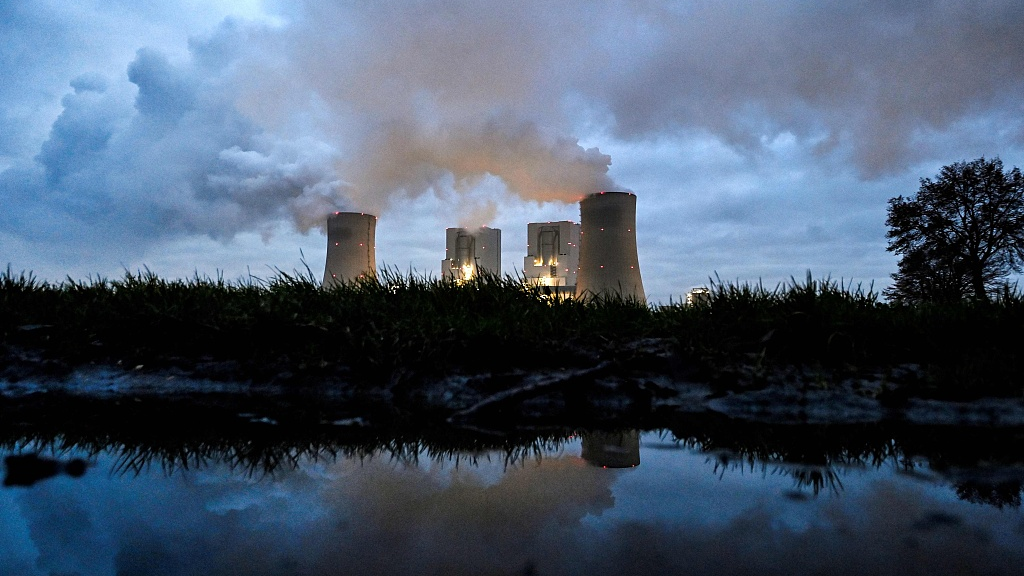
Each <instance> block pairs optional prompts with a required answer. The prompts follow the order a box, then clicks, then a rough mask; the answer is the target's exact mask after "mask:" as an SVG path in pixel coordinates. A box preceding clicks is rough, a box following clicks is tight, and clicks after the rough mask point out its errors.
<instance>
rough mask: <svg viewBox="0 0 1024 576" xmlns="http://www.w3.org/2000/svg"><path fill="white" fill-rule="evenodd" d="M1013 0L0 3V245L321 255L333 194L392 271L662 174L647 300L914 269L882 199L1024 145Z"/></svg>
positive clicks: (112, 271)
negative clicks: (456, 243)
mask: <svg viewBox="0 0 1024 576" xmlns="http://www.w3.org/2000/svg"><path fill="white" fill-rule="evenodd" d="M1019 8H1020V6H1019V2H1016V1H1014V0H986V1H972V2H966V1H964V2H958V1H951V0H946V1H939V0H936V1H918V2H913V1H911V2H902V1H901V2H894V1H891V0H871V1H867V2H858V3H850V2H844V1H841V0H824V1H821V2H815V3H807V2H797V1H767V0H766V1H744V2H730V1H722V2H717V1H716V2H712V1H706V0H693V1H684V0H679V1H673V2H661V1H654V0H652V1H643V0H636V1H633V2H604V1H589V0H567V1H564V2H558V3H552V2H542V1H539V0H538V1H531V0H526V1H523V2H515V3H498V2H479V1H465V0H419V1H416V0H412V1H408V2H402V3H381V2H355V1H353V2H326V1H316V2H314V1H310V0H301V1H292V2H276V1H268V2H261V1H259V0H236V1H229V0H216V1H209V0H204V1H200V0H180V1H177V2H170V1H168V2H127V1H124V0H102V1H101V0H83V1H81V2H74V3H68V2H58V1H56V0H7V1H5V2H2V3H0V70H3V77H4V78H3V81H2V82H0V202H2V205H3V208H2V209H0V266H10V268H11V269H12V271H14V272H15V273H17V272H21V271H26V272H32V273H33V274H34V275H35V276H36V277H38V278H40V279H43V280H48V281H54V282H58V281H62V280H64V279H65V278H69V277H70V278H72V279H75V280H82V279H86V278H116V277H120V276H122V275H123V274H124V273H125V272H126V271H128V272H136V271H139V270H144V269H149V270H151V271H153V272H155V273H156V274H158V275H160V276H162V277H166V278H179V277H183V278H187V277H193V276H195V275H197V274H198V275H200V276H211V277H213V276H218V275H220V276H223V277H224V278H226V279H228V280H233V279H239V278H244V277H247V276H249V275H253V276H256V277H260V278H265V277H268V276H271V275H273V274H274V273H275V271H277V270H280V271H284V272H288V273H291V272H295V271H300V272H303V271H305V269H306V267H307V266H308V268H309V270H310V272H311V273H312V274H313V275H314V276H315V277H317V278H319V277H320V276H321V275H322V273H323V268H324V261H325V256H326V249H327V247H326V236H325V233H324V224H325V218H326V215H327V214H329V213H331V212H334V211H358V212H368V213H372V214H375V215H377V216H378V224H377V236H376V238H377V251H376V255H377V260H378V267H386V268H389V269H393V270H396V271H399V272H402V273H407V272H410V271H411V272H414V273H416V274H418V275H427V276H435V277H436V276H438V275H439V274H440V263H441V259H442V258H443V257H444V240H445V235H444V229H445V228H447V227H452V226H478V225H488V226H491V227H495V228H500V229H501V230H502V268H503V272H504V273H508V274H515V272H516V270H521V268H522V264H523V258H524V257H525V255H526V228H527V226H526V225H527V223H529V222H535V221H552V220H575V221H578V220H579V206H578V203H577V202H578V200H579V198H581V197H582V196H584V195H586V194H588V193H592V192H597V191H601V190H628V191H632V192H634V193H635V194H636V195H637V227H636V230H637V243H638V252H639V258H640V268H641V273H642V275H643V280H644V286H645V289H646V292H647V295H648V299H649V300H650V301H653V302H663V303H665V302H668V301H670V300H678V299H679V298H680V297H682V296H683V295H684V294H685V293H686V292H687V291H688V290H689V289H690V288H692V287H695V286H699V285H706V284H707V283H708V281H709V279H712V278H718V279H720V280H721V281H723V282H737V283H757V282H762V283H764V284H765V285H766V286H768V287H773V286H775V285H776V284H778V283H779V282H786V281H789V280H790V279H791V278H796V279H797V280H800V279H802V278H804V277H805V276H806V274H807V273H808V271H809V272H810V273H811V274H812V275H813V276H814V277H816V278H826V277H830V278H833V279H836V280H842V281H844V282H853V283H854V284H861V285H863V286H864V287H868V286H871V285H873V286H874V288H875V290H880V289H882V288H884V287H885V286H887V285H888V284H889V283H890V281H891V280H890V274H891V273H892V272H894V271H895V270H896V262H897V258H896V256H894V255H892V254H890V253H888V252H887V251H886V249H885V248H886V245H887V241H886V238H885V232H886V226H885V218H886V206H887V201H888V200H889V199H890V198H892V197H895V196H899V195H903V196H908V195H912V194H914V193H915V192H916V191H917V188H918V186H919V181H920V179H921V178H924V177H932V176H935V175H936V174H937V173H938V171H939V169H940V168H941V167H942V166H944V165H946V164H950V163H953V162H957V161H961V160H973V159H976V158H979V157H986V158H992V157H1000V158H1001V159H1002V160H1003V162H1004V164H1005V165H1006V167H1007V168H1009V167H1011V166H1024V12H1021V10H1020V9H1019Z"/></svg>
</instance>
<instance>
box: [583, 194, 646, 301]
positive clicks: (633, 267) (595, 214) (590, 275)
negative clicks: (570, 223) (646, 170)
mask: <svg viewBox="0 0 1024 576" xmlns="http://www.w3.org/2000/svg"><path fill="white" fill-rule="evenodd" d="M580 226H581V229H580V267H579V272H578V274H577V277H576V297H577V298H594V297H606V296H621V297H623V298H626V299H631V298H635V299H637V300H639V301H641V302H645V301H646V299H647V298H646V295H645V294H644V285H643V281H642V280H641V279H640V260H639V259H638V257H637V252H636V195H634V194H631V193H629V192H598V193H597V194H591V195H590V196H587V197H586V198H584V199H583V200H580Z"/></svg>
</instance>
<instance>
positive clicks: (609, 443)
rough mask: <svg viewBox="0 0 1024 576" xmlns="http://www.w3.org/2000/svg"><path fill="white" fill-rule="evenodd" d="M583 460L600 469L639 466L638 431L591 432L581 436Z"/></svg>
mask: <svg viewBox="0 0 1024 576" xmlns="http://www.w3.org/2000/svg"><path fill="white" fill-rule="evenodd" d="M582 456H583V459H584V460H586V461H587V462H590V463H591V464H593V465H594V466H600V467H602V468H632V467H634V466H639V465H640V431H639V430H624V431H619V432H606V431H593V432H587V433H585V434H583V452H582Z"/></svg>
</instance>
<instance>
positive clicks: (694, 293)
mask: <svg viewBox="0 0 1024 576" xmlns="http://www.w3.org/2000/svg"><path fill="white" fill-rule="evenodd" d="M709 302H711V290H708V289H707V288H705V287H703V286H700V287H697V288H693V289H691V290H690V291H689V292H687V293H686V305H687V306H694V305H696V304H707V303H709Z"/></svg>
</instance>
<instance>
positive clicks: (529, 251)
mask: <svg viewBox="0 0 1024 576" xmlns="http://www.w3.org/2000/svg"><path fill="white" fill-rule="evenodd" d="M579 263H580V225H579V224H577V223H576V222H569V221H568V220H563V221H561V222H530V223H529V224H527V225H526V258H525V259H524V260H523V276H525V280H526V283H527V284H533V285H535V286H550V287H552V288H554V290H553V291H554V292H556V293H559V294H569V295H572V294H573V292H574V291H575V290H576V270H577V269H578V268H579Z"/></svg>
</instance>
